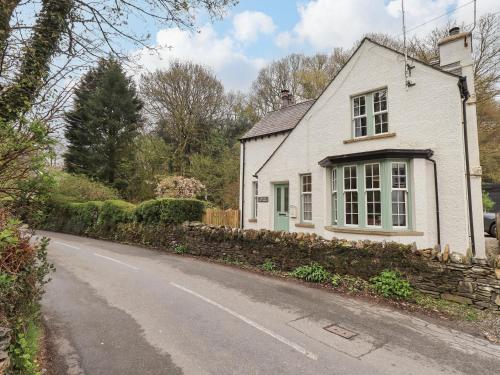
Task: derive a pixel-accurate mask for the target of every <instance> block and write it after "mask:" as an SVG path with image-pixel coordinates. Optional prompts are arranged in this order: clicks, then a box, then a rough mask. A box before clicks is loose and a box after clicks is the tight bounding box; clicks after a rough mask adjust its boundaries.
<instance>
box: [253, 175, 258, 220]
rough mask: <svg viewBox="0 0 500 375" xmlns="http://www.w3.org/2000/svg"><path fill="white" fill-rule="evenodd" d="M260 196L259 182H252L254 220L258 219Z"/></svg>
mask: <svg viewBox="0 0 500 375" xmlns="http://www.w3.org/2000/svg"><path fill="white" fill-rule="evenodd" d="M258 195H259V182H258V181H252V219H257V209H258V205H257V203H258V199H257V197H258Z"/></svg>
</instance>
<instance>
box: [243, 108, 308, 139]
mask: <svg viewBox="0 0 500 375" xmlns="http://www.w3.org/2000/svg"><path fill="white" fill-rule="evenodd" d="M314 102H315V100H308V101H306V102H302V103H297V104H292V105H289V106H287V107H284V108H281V109H278V110H276V111H271V112H268V113H267V114H266V115H265V116H264V117H263V118H262V119H261V120H260V121H259V122H257V123H256V124H255V125H254V126H253V127H252V128H251V129H250V130H249V131H248V132H246V133H245V135H243V137H241V138H240V139H241V140H246V139H250V138H256V137H262V136H264V135H270V134H275V133H283V132H286V131H289V130H292V129H293V128H295V126H296V125H297V124H298V123H299V121H300V120H301V119H302V117H303V116H304V115H305V114H306V112H307V111H308V110H309V108H311V106H312V105H313V104H314Z"/></svg>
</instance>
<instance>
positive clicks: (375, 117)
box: [352, 89, 389, 138]
mask: <svg viewBox="0 0 500 375" xmlns="http://www.w3.org/2000/svg"><path fill="white" fill-rule="evenodd" d="M352 123H353V125H352V126H353V135H354V138H359V137H366V136H370V135H377V134H384V133H388V132H389V112H388V109H387V89H381V90H377V91H373V92H370V93H367V94H363V95H359V96H355V97H353V98H352Z"/></svg>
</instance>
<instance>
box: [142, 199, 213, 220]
mask: <svg viewBox="0 0 500 375" xmlns="http://www.w3.org/2000/svg"><path fill="white" fill-rule="evenodd" d="M203 210H204V204H203V202H202V201H199V200H197V199H172V198H164V199H152V200H149V201H146V202H143V203H141V204H140V205H139V206H138V207H137V209H136V211H135V219H136V221H137V222H139V223H145V224H181V223H183V222H185V221H200V220H201V216H202V215H203Z"/></svg>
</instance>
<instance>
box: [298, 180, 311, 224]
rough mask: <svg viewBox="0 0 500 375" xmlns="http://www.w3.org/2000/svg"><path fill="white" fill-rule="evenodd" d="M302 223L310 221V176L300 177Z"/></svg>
mask: <svg viewBox="0 0 500 375" xmlns="http://www.w3.org/2000/svg"><path fill="white" fill-rule="evenodd" d="M300 186H301V188H300V195H301V202H302V221H311V220H312V178H311V175H310V174H304V175H302V176H300Z"/></svg>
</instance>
